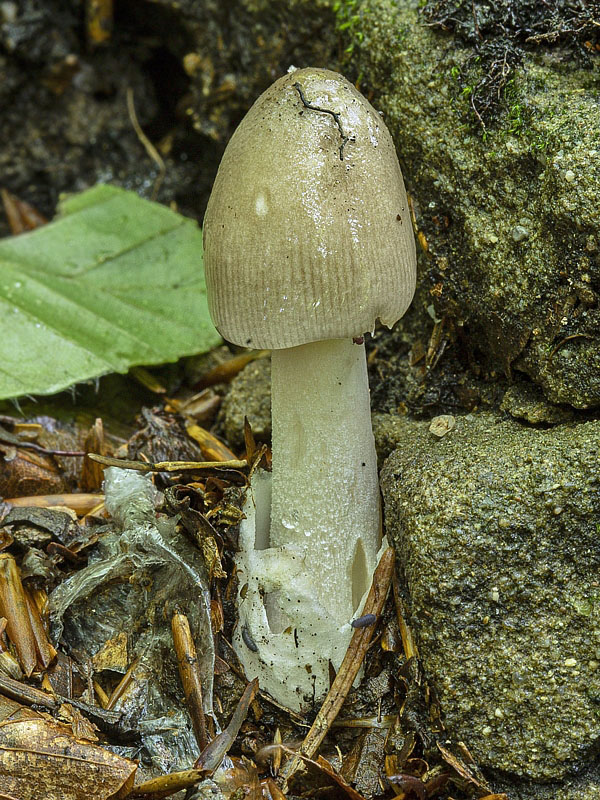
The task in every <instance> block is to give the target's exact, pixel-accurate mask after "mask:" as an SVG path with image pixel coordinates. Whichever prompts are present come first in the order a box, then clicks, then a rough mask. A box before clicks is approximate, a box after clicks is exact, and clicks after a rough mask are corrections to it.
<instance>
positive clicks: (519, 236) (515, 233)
mask: <svg viewBox="0 0 600 800" xmlns="http://www.w3.org/2000/svg"><path fill="white" fill-rule="evenodd" d="M511 236H512V238H513V240H514V241H515V242H522V241H523V239H527V237H528V236H529V231H528V230H527V228H525V227H523V225H515V227H514V228H513V229H512V232H511Z"/></svg>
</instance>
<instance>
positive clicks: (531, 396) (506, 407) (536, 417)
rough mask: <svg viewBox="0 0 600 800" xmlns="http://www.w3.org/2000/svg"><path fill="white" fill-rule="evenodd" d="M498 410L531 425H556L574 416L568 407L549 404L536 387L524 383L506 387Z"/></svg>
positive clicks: (520, 382) (518, 382)
mask: <svg viewBox="0 0 600 800" xmlns="http://www.w3.org/2000/svg"><path fill="white" fill-rule="evenodd" d="M500 408H501V409H502V411H506V412H507V413H508V414H510V415H511V417H515V419H523V420H525V421H526V422H530V423H531V424H532V425H540V424H547V425H556V424H557V423H559V422H569V421H571V419H573V417H574V415H575V412H574V411H572V410H571V409H570V408H569V407H568V406H567V407H563V406H556V405H553V404H552V403H549V402H548V401H547V400H546V398H545V397H544V396H543V394H542V391H541V389H540V388H539V387H538V386H535V385H534V384H531V383H528V382H526V381H517V382H516V383H514V384H513V385H512V386H509V387H508V389H507V390H506V392H505V393H504V397H503V398H502V403H501V404H500Z"/></svg>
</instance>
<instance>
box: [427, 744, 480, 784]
mask: <svg viewBox="0 0 600 800" xmlns="http://www.w3.org/2000/svg"><path fill="white" fill-rule="evenodd" d="M436 744H437V747H438V750H439V751H440V753H441V754H442V756H443V758H444V761H445V762H446V764H448V766H450V767H452V769H453V770H454V771H455V772H457V773H458V774H459V775H460V777H461V778H463V779H464V780H465V781H467V782H468V783H470V784H471V785H472V786H476V787H477V788H478V789H480V790H481V791H484V792H489V791H490V788H489V786H488V785H487V784H486V783H485V781H484V780H483V779H482V778H481V779H480V778H476V777H475V775H473V773H472V771H471V770H470V769H469V768H468V767H467V765H466V764H465V762H464V761H462V760H461V759H459V758H458V757H457V756H455V755H454V754H453V753H451V752H450V750H448V749H447V748H446V747H444V746H443V745H441V744H440V743H439V742H436Z"/></svg>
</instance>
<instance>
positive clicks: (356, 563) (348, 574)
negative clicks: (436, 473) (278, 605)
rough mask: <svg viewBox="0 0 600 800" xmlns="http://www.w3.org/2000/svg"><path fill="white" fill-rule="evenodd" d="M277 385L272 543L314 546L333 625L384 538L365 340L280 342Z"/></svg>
mask: <svg viewBox="0 0 600 800" xmlns="http://www.w3.org/2000/svg"><path fill="white" fill-rule="evenodd" d="M271 392H272V426H273V435H272V436H273V438H272V442H273V475H272V495H271V497H272V499H271V530H270V540H269V545H270V547H284V548H289V547H292V548H294V549H297V550H298V551H299V552H302V553H303V554H304V563H305V565H306V568H307V578H308V579H310V581H311V582H312V586H311V587H310V588H308V587H307V588H308V593H309V594H312V597H313V599H314V601H315V605H316V606H317V607H320V608H321V609H322V611H323V616H324V617H325V618H326V619H329V620H330V624H331V627H332V629H333V628H336V627H339V626H341V625H343V624H344V623H347V622H349V621H350V620H351V618H352V615H353V613H354V612H355V611H356V609H357V607H358V604H359V601H360V599H361V597H362V596H363V594H364V593H365V592H366V591H367V590H368V588H369V586H370V583H371V576H372V572H373V569H374V567H375V564H376V556H377V551H378V548H379V544H380V506H379V483H378V479H377V456H376V453H375V442H374V438H373V432H372V428H371V407H370V402H369V383H368V378H367V364H366V357H365V348H364V345H363V344H355V343H354V342H352V340H350V339H333V340H328V341H322V342H312V343H310V344H304V345H300V346H298V347H291V348H286V349H283V350H274V351H273V354H272V377H271ZM267 610H268V609H267Z"/></svg>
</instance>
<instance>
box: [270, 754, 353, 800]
mask: <svg viewBox="0 0 600 800" xmlns="http://www.w3.org/2000/svg"><path fill="white" fill-rule="evenodd" d="M285 749H286V750H287V748H285ZM288 752H293V751H288ZM298 756H299V757H300V758H301V759H302V761H303V763H304V764H305V765H306V767H307V768H308V769H309V771H310V772H312V773H313V774H315V773H316V775H317V776H318V777H321V778H323V779H324V780H325V781H326V783H327V784H328V785H331V784H332V783H333V784H334V785H335V786H337V787H338V789H341V791H342V793H343V795H344V796H345V797H347V798H348V800H364V797H363V796H362V794H360V793H359V792H357V791H356V789H353V788H352V786H350V784H349V783H347V782H346V781H345V780H344V779H343V778H342V776H341V775H339V774H338V773H337V772H336V771H335V770H334V768H333V767H332V766H331V764H330V763H329V761H327V759H325V758H323V756H317V757H316V759H314V760H313V759H311V758H308V757H307V756H304V755H302V754H301V753H299V754H298Z"/></svg>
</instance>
